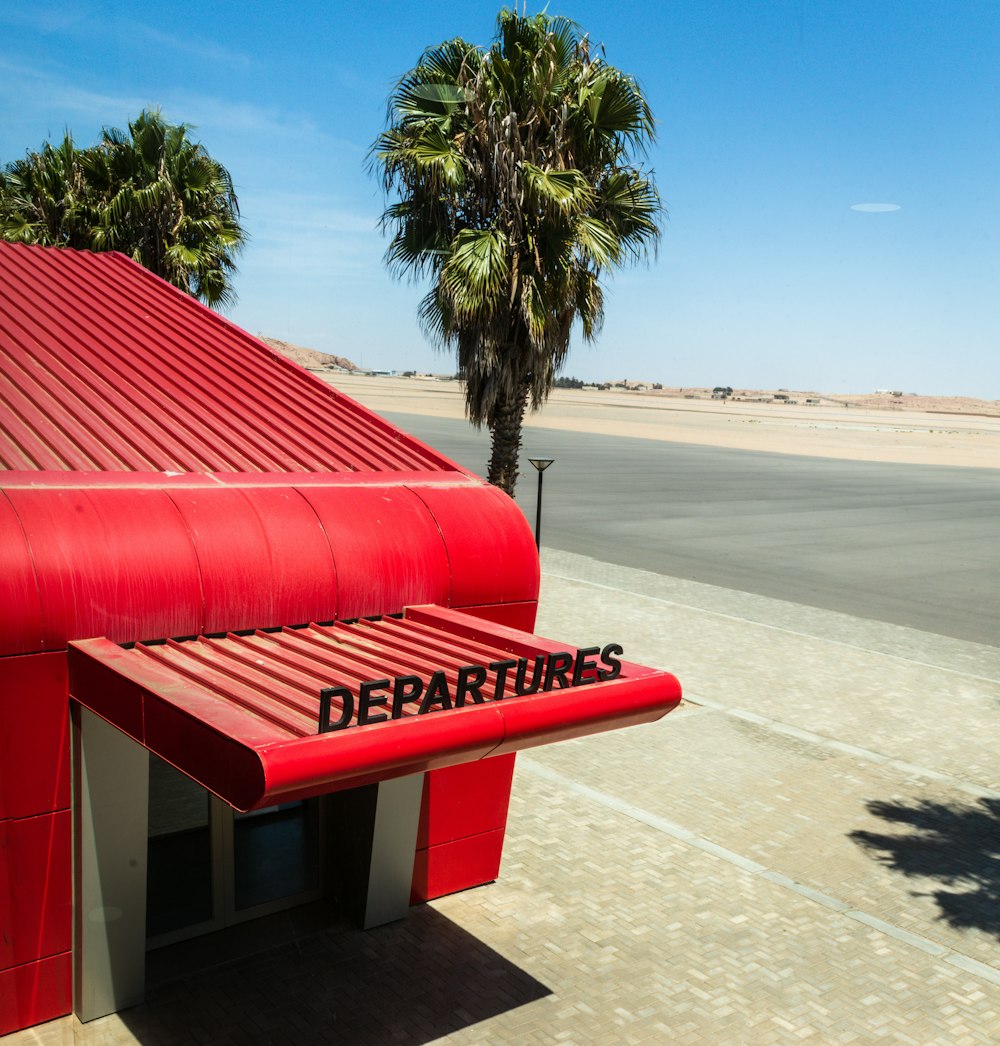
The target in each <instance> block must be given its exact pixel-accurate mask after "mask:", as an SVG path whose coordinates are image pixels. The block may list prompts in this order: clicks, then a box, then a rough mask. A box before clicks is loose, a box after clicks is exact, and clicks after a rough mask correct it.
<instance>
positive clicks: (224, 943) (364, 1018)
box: [118, 905, 551, 1046]
mask: <svg viewBox="0 0 1000 1046" xmlns="http://www.w3.org/2000/svg"><path fill="white" fill-rule="evenodd" d="M314 911H315V910H314ZM290 917H291V918H293V919H294V918H299V919H301V916H290ZM324 918H325V923H326V925H325V926H324V927H323V928H321V929H316V928H315V927H313V928H312V929H311V930H310V929H308V928H307V929H306V930H305V931H303V930H302V929H301V927H299V928H296V927H295V926H292V924H291V923H289V922H288V921H287V918H286V920H284V921H283V920H281V919H275V920H272V925H271V926H270V927H268V926H267V925H264V926H260V925H259V924H260V923H262V922H264V920H257V924H258V925H257V927H256V928H255V927H254V924H253V923H248V924H246V926H245V927H243V928H241V929H242V935H239V934H238V935H236V936H235V937H234V936H233V935H229V936H227V935H226V934H222V935H213V936H214V937H215V938H216V940H215V941H211V940H208V939H204V938H203V939H200V940H199V941H197V942H194V941H193V942H188V944H187V945H178V946H176V947H175V948H174V949H164V950H163V952H164V954H163V955H160V953H151V955H150V960H151V961H150V963H149V964H148V966H147V994H146V1002H145V1003H143V1004H142V1005H141V1006H137V1007H134V1008H133V1009H131V1010H126V1011H123V1012H121V1013H120V1014H119V1015H118V1016H119V1019H120V1020H121V1021H122V1022H123V1023H124V1024H125V1025H126V1026H127V1028H128V1029H129V1031H130V1032H131V1033H132V1034H133V1035H134V1036H135V1038H136V1039H137V1040H138V1041H139V1042H141V1043H143V1044H144V1046H157V1044H167V1043H170V1044H171V1046H175V1044H180V1043H188V1042H190V1043H202V1042H212V1043H217V1044H223V1046H235V1044H242V1043H253V1044H255V1046H256V1044H273V1046H278V1044H285V1043H287V1044H292V1043H294V1044H295V1046H301V1044H302V1043H307V1042H322V1043H333V1044H339V1043H344V1044H351V1046H354V1044H357V1043H362V1042H364V1043H368V1042H371V1043H376V1042H377V1043H380V1044H382V1043H384V1044H393V1046H395V1044H399V1046H418V1044H422V1043H427V1042H430V1041H432V1040H434V1039H438V1038H441V1037H442V1036H445V1035H449V1034H451V1033H453V1032H456V1031H459V1030H461V1029H463V1028H466V1027H469V1026H470V1025H473V1024H476V1023H478V1022H479V1021H483V1020H486V1019H488V1018H490V1017H494V1016H497V1015H498V1014H501V1013H505V1012H506V1011H508V1010H512V1009H515V1008H516V1007H519V1006H523V1005H525V1004H526V1003H530V1002H534V1001H535V1000H537V999H541V998H544V997H545V996H547V995H549V994H551V993H550V991H549V989H548V988H547V987H546V986H545V985H544V984H542V983H541V982H540V981H537V980H535V978H534V977H532V976H530V975H529V974H527V973H525V972H524V971H523V970H521V969H520V968H519V967H517V966H515V965H514V964H512V963H511V962H509V961H508V960H506V959H505V958H504V957H503V956H502V955H500V954H499V953H498V952H496V951H494V950H493V949H492V948H489V947H488V946H487V945H485V944H484V943H483V942H482V941H480V940H478V939H477V938H476V937H474V936H473V935H472V934H470V933H468V932H467V931H465V930H463V929H462V928H461V927H459V926H457V925H456V924H455V923H453V922H452V921H451V920H450V919H448V918H446V917H445V916H443V915H441V914H440V913H439V912H437V911H435V910H434V909H433V908H432V907H430V906H429V905H422V906H419V907H416V908H412V909H411V910H410V914H409V916H408V917H407V918H406V919H405V920H403V921H401V922H398V923H393V924H391V925H389V926H384V927H380V928H378V929H375V930H369V931H362V930H356V929H353V928H352V927H351V926H350V925H348V924H347V923H345V922H344V921H342V919H341V918H340V917H339V916H336V915H332V916H331V915H330V914H329V911H327V912H326V913H325V916H324ZM331 919H332V920H333V921H332V922H331ZM276 928H277V929H276ZM283 928H284V929H283ZM286 931H287V932H286ZM275 933H277V934H279V935H283V936H284V937H285V940H284V941H283V943H278V944H272V943H270V941H271V936H270V935H273V934H275ZM253 942H258V943H257V947H258V949H259V948H260V945H261V943H262V944H263V946H264V950H257V951H255V952H253V953H252V954H246V950H247V949H248V948H250V949H251V950H252V949H253V947H254V944H253ZM239 953H242V954H239ZM150 982H152V983H150Z"/></svg>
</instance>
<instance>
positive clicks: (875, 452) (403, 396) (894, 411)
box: [316, 371, 1000, 468]
mask: <svg viewBox="0 0 1000 1046" xmlns="http://www.w3.org/2000/svg"><path fill="white" fill-rule="evenodd" d="M316 373H317V375H318V376H319V377H321V378H323V380H325V381H328V382H330V384H332V385H333V386H334V387H336V388H338V389H340V390H341V391H343V392H344V393H346V394H347V395H348V396H351V397H353V398H354V399H356V400H358V401H359V402H360V403H362V404H364V405H365V406H366V407H369V408H371V409H372V410H375V411H401V412H407V413H411V414H424V415H430V416H434V417H445V418H462V417H463V400H462V387H461V385H460V384H459V383H458V382H457V381H452V380H441V379H433V378H422V377H413V378H403V377H368V376H361V375H356V374H350V373H345V372H330V371H317V372H316ZM851 403H852V405H851V406H847V407H845V406H842V405H840V404H837V403H833V402H831V401H830V399H829V398H826V397H824V398H823V400H822V401H821V402H820V403H819V404H805V403H802V402H801V401H800V402H799V403H797V404H794V405H792V404H782V403H752V402H745V401H732V400H730V401H725V400H722V401H720V400H712V399H688V398H685V397H684V396H683V395H674V396H671V395H664V394H660V393H648V392H633V391H624V390H615V389H612V390H608V391H603V392H602V391H598V390H596V389H580V390H577V389H556V390H554V391H553V393H552V396H551V398H550V399H549V401H548V403H547V404H546V405H545V406H544V408H543V409H542V411H541V412H540V413H538V414H533V415H530V416H529V417H528V418H527V419H526V426H527V427H528V428H541V429H546V428H548V429H561V430H563V431H572V432H593V433H602V434H607V435H615V436H635V437H640V438H642V439H655V440H666V441H670V442H676V443H693V444H700V445H702V446H712V447H731V448H735V449H742V450H756V451H770V452H775V453H781V454H799V455H805V456H809V457H821V458H841V459H850V460H856V461H884V462H896V463H900V464H919V465H957V466H965V467H978V468H1000V415H992V414H990V413H987V411H990V410H995V409H997V408H996V406H995V405H994V404H992V403H983V402H982V401H964V400H957V399H948V398H941V399H932V398H928V397H919V398H918V397H904V398H903V399H902V400H898V399H895V400H894V399H889V398H885V397H874V396H872V397H866V398H862V397H851Z"/></svg>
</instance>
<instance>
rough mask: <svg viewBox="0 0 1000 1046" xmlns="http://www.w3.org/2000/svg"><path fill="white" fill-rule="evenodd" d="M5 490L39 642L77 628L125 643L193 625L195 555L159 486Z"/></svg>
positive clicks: (61, 640)
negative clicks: (31, 586)
mask: <svg viewBox="0 0 1000 1046" xmlns="http://www.w3.org/2000/svg"><path fill="white" fill-rule="evenodd" d="M7 496H8V498H9V499H10V502H11V504H12V505H13V506H14V508H15V509H16V511H17V513H18V516H19V517H20V519H21V522H22V524H23V526H24V530H25V534H26V536H27V539H28V542H29V544H30V546H31V553H32V557H33V559H34V565H35V572H36V575H37V578H38V587H39V592H40V594H41V603H42V614H43V619H42V620H43V625H44V646H45V648H46V649H48V650H60V649H65V647H66V644H67V642H68V641H69V640H70V639H72V638H78V637H81V636H107V638H109V639H112V640H113V641H115V642H117V643H128V642H134V641H136V640H139V639H152V638H158V637H160V636H178V635H194V634H196V633H197V632H198V631H199V625H200V623H201V620H202V593H201V587H200V584H199V582H198V563H197V560H196V558H195V554H194V550H193V548H192V546H191V539H190V537H189V535H188V532H187V528H186V527H185V525H184V521H183V520H182V519H181V517H180V515H179V513H178V512H177V509H176V508H175V506H174V505H173V503H172V502H171V501H170V499H169V498H168V497H167V496H166V494H164V493H163V492H162V491H159V490H146V489H133V490H101V489H93V490H86V491H84V490H75V489H72V488H67V489H62V490H60V489H54V490H51V489H50V490H46V489H39V490H29V489H8V490H7Z"/></svg>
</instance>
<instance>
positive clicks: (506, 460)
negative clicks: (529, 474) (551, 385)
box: [486, 382, 528, 497]
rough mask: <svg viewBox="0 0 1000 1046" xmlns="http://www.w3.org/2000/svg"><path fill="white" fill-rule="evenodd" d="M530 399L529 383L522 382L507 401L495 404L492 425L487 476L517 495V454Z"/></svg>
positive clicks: (509, 492) (503, 488) (501, 487)
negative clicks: (515, 490)
mask: <svg viewBox="0 0 1000 1046" xmlns="http://www.w3.org/2000/svg"><path fill="white" fill-rule="evenodd" d="M527 403H528V385H527V383H526V382H522V383H521V384H519V385H518V387H517V391H516V392H515V393H514V395H513V397H511V398H510V399H509V400H507V402H505V403H504V404H502V405H501V406H499V407H497V408H496V411H495V412H494V415H493V422H492V425H491V426H490V429H491V432H492V436H493V440H492V451H491V454H490V464H489V471H488V472H487V474H486V478H487V479H488V480H489V482H490V483H492V484H493V486H495V487H499V488H500V489H501V490H502V491H503V492H504V493H505V494H509V495H510V496H511V497H513V496H514V486H515V484H516V483H517V458H518V453H519V451H520V450H521V425H522V422H523V421H524V408H525V407H526V406H527Z"/></svg>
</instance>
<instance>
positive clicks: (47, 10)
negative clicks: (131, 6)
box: [0, 4, 256, 70]
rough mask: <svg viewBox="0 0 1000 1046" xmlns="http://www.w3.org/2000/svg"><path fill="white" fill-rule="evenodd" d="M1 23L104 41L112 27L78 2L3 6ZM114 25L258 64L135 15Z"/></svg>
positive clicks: (227, 61)
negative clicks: (46, 5)
mask: <svg viewBox="0 0 1000 1046" xmlns="http://www.w3.org/2000/svg"><path fill="white" fill-rule="evenodd" d="M0 25H11V26H19V27H22V28H25V29H33V30H35V31H36V32H38V33H42V34H44V35H46V36H49V35H59V36H66V37H70V38H71V39H74V40H101V41H105V40H106V37H107V34H108V31H109V20H108V19H107V18H106V17H101V16H99V15H98V14H97V13H96V12H95V11H94V10H93V9H92V8H87V7H85V6H83V5H79V4H76V5H74V4H66V5H62V6H60V7H44V6H39V5H33V6H32V7H30V8H28V9H20V10H17V9H8V6H4V7H3V8H0ZM111 26H112V27H113V28H114V29H117V30H118V31H119V32H121V33H125V34H127V35H128V36H129V37H130V38H131V39H133V40H144V41H147V42H149V43H151V44H154V45H156V46H157V47H161V48H166V49H169V50H171V51H177V52H179V53H181V54H186V55H192V56H193V57H195V58H201V59H203V60H205V61H209V62H212V63H213V64H215V65H225V66H228V67H229V68H232V69H240V70H246V69H250V68H252V67H253V66H254V65H255V64H256V63H255V61H254V59H253V58H252V57H251V56H250V55H248V54H244V53H243V52H242V51H234V50H233V49H232V48H230V47H226V46H225V45H223V44H220V43H218V42H216V41H215V40H206V39H204V38H199V37H198V36H195V35H193V34H189V35H185V36H176V35H174V34H173V33H166V32H164V31H163V30H162V29H157V28H155V27H154V26H151V25H147V24H146V23H145V22H139V21H136V20H135V19H116V20H114V21H113V22H112V23H111Z"/></svg>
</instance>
